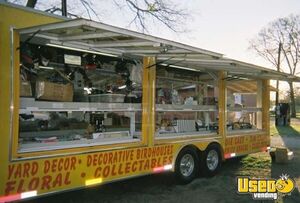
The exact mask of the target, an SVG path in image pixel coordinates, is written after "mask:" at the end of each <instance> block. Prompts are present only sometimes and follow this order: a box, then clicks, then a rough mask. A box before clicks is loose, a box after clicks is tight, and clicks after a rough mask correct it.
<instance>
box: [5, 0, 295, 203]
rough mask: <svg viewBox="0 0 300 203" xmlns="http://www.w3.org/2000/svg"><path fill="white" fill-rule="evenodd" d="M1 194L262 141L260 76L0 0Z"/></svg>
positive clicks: (213, 155) (203, 165)
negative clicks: (0, 1) (0, 0)
mask: <svg viewBox="0 0 300 203" xmlns="http://www.w3.org/2000/svg"><path fill="white" fill-rule="evenodd" d="M0 13H1V18H0V30H1V32H0V33H1V35H0V47H1V51H0V61H1V63H0V66H1V68H0V71H1V72H0V86H1V91H0V98H1V100H0V112H1V113H0V116H1V126H2V131H1V132H2V133H1V134H2V135H1V142H0V148H1V153H0V164H1V172H0V202H7V201H14V200H18V199H24V198H30V197H34V196H40V195H45V194H50V193H51V194H52V193H54V192H60V191H67V190H73V189H79V188H85V187H90V186H93V185H99V184H104V183H109V182H112V181H116V180H122V179H127V178H132V177H137V176H142V175H146V174H152V173H159V172H163V171H173V172H175V175H176V177H177V178H178V180H179V181H180V182H182V183H188V182H190V181H192V180H193V179H194V178H195V177H197V175H198V174H199V173H202V174H204V175H207V176H212V175H214V174H216V173H217V171H218V170H219V169H220V166H221V162H222V161H225V159H228V158H231V157H235V156H241V155H246V154H249V153H254V152H259V151H266V150H268V148H269V145H270V135H269V100H270V99H269V98H270V96H269V95H270V90H272V89H273V90H274V88H272V87H271V86H270V85H269V80H270V79H278V80H291V81H300V80H299V78H297V77H293V76H291V75H287V74H284V73H278V72H275V71H272V70H270V69H266V68H263V67H259V66H256V65H252V64H248V63H244V62H240V61H236V60H233V59H228V58H225V57H223V56H222V55H221V54H219V53H215V52H211V51H207V50H204V49H200V48H196V47H192V46H188V45H185V44H181V43H178V42H173V41H170V40H166V39H161V38H158V37H153V36H150V35H145V34H141V33H138V32H133V31H130V30H126V29H122V28H118V27H114V26H110V25H106V24H102V23H98V22H94V21H90V20H85V19H75V20H71V19H66V18H62V17H58V16H54V15H49V14H47V13H43V12H39V11H36V10H32V9H28V8H24V7H19V6H15V5H11V4H8V3H3V2H2V3H1V4H0Z"/></svg>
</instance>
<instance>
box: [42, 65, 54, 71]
mask: <svg viewBox="0 0 300 203" xmlns="http://www.w3.org/2000/svg"><path fill="white" fill-rule="evenodd" d="M39 68H40V69H46V70H53V69H54V68H53V67H47V66H39Z"/></svg>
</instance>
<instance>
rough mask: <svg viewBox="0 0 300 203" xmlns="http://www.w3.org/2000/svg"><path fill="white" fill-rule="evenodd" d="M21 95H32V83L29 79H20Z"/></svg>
mask: <svg viewBox="0 0 300 203" xmlns="http://www.w3.org/2000/svg"><path fill="white" fill-rule="evenodd" d="M20 97H32V90H31V84H30V82H29V81H20Z"/></svg>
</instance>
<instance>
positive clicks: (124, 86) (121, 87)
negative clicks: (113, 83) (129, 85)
mask: <svg viewBox="0 0 300 203" xmlns="http://www.w3.org/2000/svg"><path fill="white" fill-rule="evenodd" d="M125 88H126V85H123V86H120V87H119V88H118V89H119V90H121V89H125Z"/></svg>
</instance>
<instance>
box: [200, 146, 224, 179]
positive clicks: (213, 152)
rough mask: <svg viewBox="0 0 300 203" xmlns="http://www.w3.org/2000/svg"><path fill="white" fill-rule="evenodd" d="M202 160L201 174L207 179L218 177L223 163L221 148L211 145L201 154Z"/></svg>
mask: <svg viewBox="0 0 300 203" xmlns="http://www.w3.org/2000/svg"><path fill="white" fill-rule="evenodd" d="M212 157H213V158H214V160H212ZM200 159H201V160H200V168H201V173H202V174H203V175H204V176H206V177H212V176H214V175H216V174H217V173H218V171H219V170H220V167H221V163H222V158H221V151H220V147H219V146H218V145H216V144H212V145H209V146H208V147H207V148H206V150H205V151H204V152H203V153H202V154H201V157H200Z"/></svg>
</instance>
